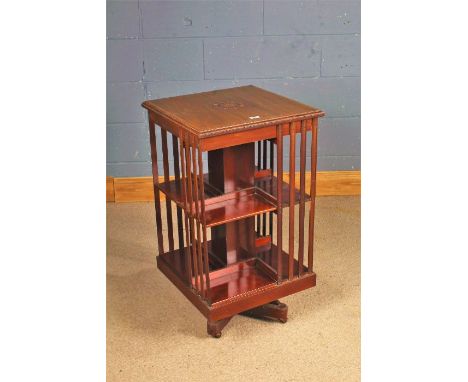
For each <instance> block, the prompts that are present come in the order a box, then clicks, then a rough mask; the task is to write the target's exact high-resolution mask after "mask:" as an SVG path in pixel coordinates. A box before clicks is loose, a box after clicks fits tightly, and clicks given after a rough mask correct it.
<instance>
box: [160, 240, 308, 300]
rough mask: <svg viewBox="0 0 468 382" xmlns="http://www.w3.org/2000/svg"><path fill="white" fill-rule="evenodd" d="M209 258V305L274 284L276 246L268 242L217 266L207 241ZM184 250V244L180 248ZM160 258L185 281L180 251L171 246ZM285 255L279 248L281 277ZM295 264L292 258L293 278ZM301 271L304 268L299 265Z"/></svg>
mask: <svg viewBox="0 0 468 382" xmlns="http://www.w3.org/2000/svg"><path fill="white" fill-rule="evenodd" d="M208 248H209V250H208V253H209V262H210V292H209V300H210V301H211V304H212V305H214V306H215V305H216V304H218V303H225V302H227V301H228V300H230V299H235V298H237V297H239V296H240V295H246V294H249V293H254V292H259V291H260V290H268V289H271V288H275V287H276V286H277V285H278V284H277V274H276V269H277V268H276V266H277V247H276V246H275V245H274V244H271V247H270V248H269V249H266V250H265V249H262V251H261V252H259V253H252V254H247V253H245V254H243V256H242V257H243V259H242V260H241V261H239V262H236V263H234V264H230V265H228V266H224V267H218V266H216V265H215V264H217V263H218V261H219V260H218V258H217V256H216V255H215V254H213V252H212V250H211V241H208ZM184 251H187V248H184ZM159 259H160V260H161V261H164V262H165V264H166V265H167V266H168V267H169V268H171V270H172V271H173V272H174V274H175V275H176V276H177V277H178V278H179V279H180V280H181V282H183V283H186V282H187V279H188V276H187V271H186V267H185V260H184V255H183V252H182V251H179V250H174V251H171V252H166V253H164V254H162V255H160V256H159ZM288 259H289V256H288V254H287V253H286V252H284V251H282V261H283V271H282V279H283V280H286V279H287V270H288ZM298 267H299V264H298V262H297V260H296V259H294V268H293V269H294V275H295V277H296V278H297V274H298ZM302 270H303V274H305V273H306V272H307V268H306V267H305V266H303V269H302Z"/></svg>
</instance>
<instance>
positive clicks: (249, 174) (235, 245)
mask: <svg viewBox="0 0 468 382" xmlns="http://www.w3.org/2000/svg"><path fill="white" fill-rule="evenodd" d="M254 156H255V146H254V143H247V144H243V145H239V146H233V147H227V148H223V149H218V150H213V151H209V152H208V182H209V183H210V184H211V185H212V186H213V187H215V188H216V189H217V190H219V191H220V192H221V193H223V194H228V193H235V192H236V191H239V192H241V191H242V190H246V189H251V188H253V187H254V173H255V162H254ZM254 225H255V220H254V218H253V217H249V218H246V219H243V220H236V221H233V222H227V223H225V224H221V225H218V226H215V227H212V228H211V240H212V244H211V248H212V255H213V256H215V257H218V259H219V260H220V261H221V262H222V263H223V264H225V265H230V264H235V263H237V262H239V261H242V260H245V259H246V258H248V257H250V256H251V254H252V253H254V247H255V237H254V229H255V228H254Z"/></svg>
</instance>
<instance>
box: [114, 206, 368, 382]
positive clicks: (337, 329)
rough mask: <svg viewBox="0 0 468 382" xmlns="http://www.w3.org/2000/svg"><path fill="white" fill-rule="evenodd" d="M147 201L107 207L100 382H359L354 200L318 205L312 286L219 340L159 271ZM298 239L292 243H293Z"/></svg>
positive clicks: (234, 324)
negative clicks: (273, 315)
mask: <svg viewBox="0 0 468 382" xmlns="http://www.w3.org/2000/svg"><path fill="white" fill-rule="evenodd" d="M153 206H154V205H153V204H152V203H130V204H113V203H108V204H107V226H108V228H107V381H108V382H114V381H125V382H131V381H135V382H137V381H138V382H139V381H153V382H154V381H191V382H192V381H193V382H195V381H247V380H249V381H324V382H325V381H326V382H332V381H340V382H343V381H359V380H360V199H359V198H358V197H319V198H317V214H316V223H315V227H316V228H315V229H316V241H315V258H314V259H315V260H314V270H315V272H316V273H317V286H316V287H315V288H312V289H309V290H306V291H303V292H300V293H297V294H295V295H292V296H288V297H285V298H283V299H281V301H282V302H285V303H286V304H288V306H289V316H288V322H287V323H286V324H280V323H277V322H266V321H261V320H256V319H252V318H248V317H243V316H236V317H234V318H233V319H232V320H231V322H230V323H229V324H228V325H227V326H226V327H225V328H224V330H223V336H222V337H221V338H220V339H214V338H211V337H209V336H208V335H207V334H206V320H205V318H204V317H203V316H202V315H201V313H199V312H198V310H197V309H196V308H195V307H193V306H192V305H191V303H190V302H189V301H188V300H186V299H185V297H184V296H183V295H182V294H181V293H180V292H179V291H178V290H177V289H176V288H175V287H174V286H173V285H172V284H171V283H170V282H169V281H168V280H167V279H166V277H165V276H164V275H163V274H162V273H161V272H160V271H159V270H158V269H157V268H156V262H155V255H156V235H155V218H154V209H153ZM296 236H297V235H296Z"/></svg>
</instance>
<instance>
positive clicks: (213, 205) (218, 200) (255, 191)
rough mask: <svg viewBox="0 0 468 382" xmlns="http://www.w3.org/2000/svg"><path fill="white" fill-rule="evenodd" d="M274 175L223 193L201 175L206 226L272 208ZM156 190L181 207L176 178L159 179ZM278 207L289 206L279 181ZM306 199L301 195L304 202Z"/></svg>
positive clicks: (297, 197)
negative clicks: (280, 203) (280, 189)
mask: <svg viewBox="0 0 468 382" xmlns="http://www.w3.org/2000/svg"><path fill="white" fill-rule="evenodd" d="M277 184H278V178H276V177H275V176H269V177H262V178H257V179H255V183H254V187H251V188H246V189H240V190H237V191H235V192H231V193H227V194H223V193H222V192H221V191H219V190H218V189H217V188H215V187H214V186H212V185H211V184H210V183H209V182H208V174H205V175H204V190H205V205H206V207H205V211H206V223H207V227H213V226H216V225H220V224H224V223H227V222H231V221H235V220H239V219H243V218H246V217H250V216H255V215H258V214H262V213H266V212H270V211H276V199H277ZM158 188H159V190H160V191H161V192H162V193H164V194H165V195H166V197H167V198H169V199H170V200H172V201H173V202H175V203H176V204H177V205H178V206H179V207H181V208H183V206H184V201H183V196H182V186H181V183H180V180H175V179H174V180H171V181H169V182H162V183H159V185H158ZM282 189H283V197H282V206H283V207H288V206H289V184H288V183H286V182H285V181H283V182H282ZM308 200H310V197H309V195H307V194H305V201H308ZM299 201H300V192H299V191H298V190H297V189H296V190H295V204H297V203H299Z"/></svg>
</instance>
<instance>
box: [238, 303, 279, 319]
mask: <svg viewBox="0 0 468 382" xmlns="http://www.w3.org/2000/svg"><path fill="white" fill-rule="evenodd" d="M239 314H241V315H243V316H248V317H254V318H262V319H269V320H278V321H279V322H282V323H283V324H284V323H285V322H286V321H287V320H288V306H287V305H286V304H283V303H282V302H280V301H278V300H275V301H272V302H270V303H268V304H265V305H262V306H258V307H257V308H253V309H250V310H246V311H245V312H242V313H239Z"/></svg>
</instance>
